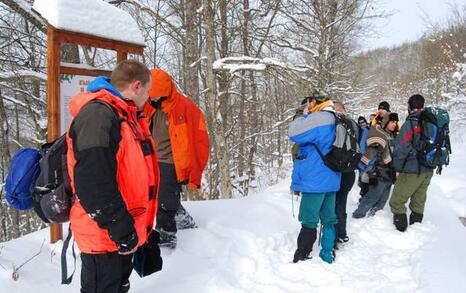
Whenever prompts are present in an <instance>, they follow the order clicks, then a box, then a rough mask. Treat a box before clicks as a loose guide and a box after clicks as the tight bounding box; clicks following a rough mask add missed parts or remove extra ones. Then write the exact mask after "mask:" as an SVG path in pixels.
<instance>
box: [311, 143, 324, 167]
mask: <svg viewBox="0 0 466 293" xmlns="http://www.w3.org/2000/svg"><path fill="white" fill-rule="evenodd" d="M311 145H312V146H313V147H314V148H315V149H316V151H317V153H318V154H319V156H320V157H321V159H322V161H324V163H325V157H324V154H323V153H322V151H321V150H320V148H319V147H318V146H317V145H316V144H315V143H313V142H312V143H311Z"/></svg>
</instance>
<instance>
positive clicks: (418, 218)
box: [409, 211, 424, 225]
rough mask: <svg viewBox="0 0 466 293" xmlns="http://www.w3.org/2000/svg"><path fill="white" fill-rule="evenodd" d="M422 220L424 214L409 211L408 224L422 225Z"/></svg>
mask: <svg viewBox="0 0 466 293" xmlns="http://www.w3.org/2000/svg"><path fill="white" fill-rule="evenodd" d="M422 218H424V214H418V213H415V212H413V211H411V214H410V215H409V224H410V225H412V224H414V223H422Z"/></svg>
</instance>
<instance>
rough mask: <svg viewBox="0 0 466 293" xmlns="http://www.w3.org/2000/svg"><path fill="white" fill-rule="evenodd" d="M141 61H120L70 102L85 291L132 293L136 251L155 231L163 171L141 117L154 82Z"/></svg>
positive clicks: (74, 224) (70, 160) (76, 226)
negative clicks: (133, 260) (109, 71)
mask: <svg viewBox="0 0 466 293" xmlns="http://www.w3.org/2000/svg"><path fill="white" fill-rule="evenodd" d="M150 80H151V77H150V72H149V70H148V69H147V68H146V67H145V66H144V65H143V64H142V63H140V62H138V61H134V60H127V61H123V62H120V63H119V64H118V65H117V67H116V68H115V70H114V71H113V72H112V75H111V78H108V77H104V76H101V77H97V78H96V79H95V80H94V81H92V82H91V83H90V84H89V86H88V87H87V91H86V92H83V93H80V94H78V95H77V96H76V97H74V98H73V99H72V100H71V101H70V112H71V115H72V116H73V117H74V119H73V122H72V123H71V126H70V128H69V130H68V132H67V137H66V140H67V146H68V152H67V165H68V173H69V176H70V180H71V188H72V190H73V194H74V195H75V201H74V203H73V206H72V208H71V212H70V225H71V230H72V231H73V234H74V238H75V240H76V243H77V244H78V247H79V249H80V251H81V260H82V269H81V292H93V293H95V292H105V293H108V292H114V293H117V292H118V293H119V292H127V291H128V290H129V276H130V275H131V272H132V269H133V266H132V256H133V253H134V252H135V251H136V250H137V248H138V247H139V246H141V245H143V244H144V243H145V242H146V241H147V238H148V235H149V234H150V233H151V231H152V227H153V223H154V217H155V214H156V212H157V189H158V183H159V174H158V166H157V157H156V154H155V144H154V141H153V139H152V136H151V134H150V132H149V127H148V125H147V121H146V120H145V119H143V118H142V117H141V116H140V115H139V110H142V107H143V106H144V103H145V102H146V100H147V96H148V94H147V92H148V90H149V88H150V86H151V82H150Z"/></svg>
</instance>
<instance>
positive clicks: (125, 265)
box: [81, 252, 133, 293]
mask: <svg viewBox="0 0 466 293" xmlns="http://www.w3.org/2000/svg"><path fill="white" fill-rule="evenodd" d="M132 257H133V255H132V254H131V255H120V254H118V253H117V252H111V253H103V254H87V253H81V261H82V267H81V293H126V292H128V291H129V276H130V275H131V272H132V271H133V264H132Z"/></svg>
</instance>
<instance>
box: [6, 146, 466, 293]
mask: <svg viewBox="0 0 466 293" xmlns="http://www.w3.org/2000/svg"><path fill="white" fill-rule="evenodd" d="M459 149H460V148H457V150H459ZM463 149H464V147H463ZM458 152H459V151H458ZM465 160H466V154H462V153H458V154H455V155H454V156H453V158H452V164H451V165H450V166H449V167H448V168H447V169H446V170H445V171H444V174H443V175H442V176H435V177H434V181H433V184H432V185H431V187H430V188H429V195H428V202H427V210H426V215H425V221H424V223H423V224H422V225H419V224H416V225H414V226H411V227H410V228H409V230H408V231H407V232H406V233H400V232H397V231H395V230H394V228H393V227H392V224H391V213H390V212H389V208H388V206H387V207H385V210H384V211H381V212H379V213H378V214H377V215H376V216H374V217H372V218H367V219H361V220H353V219H351V218H349V219H348V221H349V222H348V225H349V226H348V233H349V236H350V238H351V240H350V242H349V243H348V244H347V245H346V246H344V247H342V248H341V249H340V250H339V251H338V252H337V259H336V262H335V263H334V264H332V265H329V264H326V263H324V262H322V261H321V260H320V258H319V257H318V256H317V255H318V251H319V250H318V248H317V245H315V247H314V248H315V249H314V252H313V253H312V254H313V256H314V257H313V259H311V260H309V261H306V262H300V263H297V264H293V263H292V262H291V259H292V255H293V252H294V250H295V248H296V247H295V241H296V237H297V233H298V230H299V227H300V225H299V223H298V221H297V219H295V218H293V216H292V201H291V197H290V194H289V191H288V186H289V181H288V180H284V181H282V182H281V183H279V184H278V185H275V186H272V187H270V188H268V189H267V190H265V191H264V192H262V193H261V194H256V195H251V196H249V197H247V198H241V199H234V200H218V201H204V202H187V203H185V206H186V207H187V209H188V210H189V211H190V213H191V214H192V215H193V216H194V217H195V219H196V220H197V224H198V225H199V228H198V229H195V230H184V231H180V232H179V245H178V248H177V249H176V251H175V252H173V253H168V252H167V251H163V253H164V254H165V257H164V269H163V271H162V272H159V273H156V274H154V275H152V276H149V277H146V278H144V279H141V278H139V277H138V276H137V275H136V274H135V273H133V275H132V278H131V283H132V284H131V286H132V290H131V292H159V293H162V292H182V293H186V292H216V293H217V292H248V293H249V292H267V293H271V292H300V293H301V292H355V293H356V292H357V293H359V292H432V293H434V292H449V293H456V292H458V293H463V292H466V282H464V278H465V276H466V249H464V247H465V244H466V228H465V227H463V226H462V224H461V223H460V221H459V220H458V216H460V215H461V214H462V215H463V216H464V210H465V206H466V180H465V179H466V176H465V175H464V174H465V171H466V164H465V163H464V162H465ZM357 200H358V189H357V188H354V189H353V191H352V192H351V194H350V199H349V201H348V214H351V212H352V211H353V210H354V209H355V205H356V203H357ZM297 205H298V203H297V202H294V209H295V213H296V212H297ZM452 208H454V209H452ZM47 235H48V230H43V231H39V232H36V233H33V234H30V235H28V236H26V237H23V238H20V239H17V240H14V241H10V242H7V243H2V244H0V264H1V265H2V266H3V267H5V268H2V267H0V292H9V293H10V292H77V291H79V269H78V272H77V273H76V275H75V280H74V281H73V283H72V285H71V286H64V285H60V284H59V283H60V264H59V260H60V258H59V255H60V245H49V244H46V245H44V247H43V248H42V253H41V254H40V255H39V256H38V257H37V258H34V259H33V260H31V261H30V262H29V263H28V264H26V265H25V266H24V267H22V268H21V269H20V270H19V274H20V277H19V279H18V280H17V281H13V280H12V279H11V267H12V264H13V263H14V264H16V265H19V264H21V263H22V262H23V261H24V260H26V259H28V258H29V257H30V256H32V255H33V254H34V253H36V252H37V251H39V248H40V245H41V244H42V242H43V240H44V239H47ZM52 251H54V253H51V252H52ZM70 253H71V252H70ZM69 259H70V258H69ZM5 269H6V270H5Z"/></svg>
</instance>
